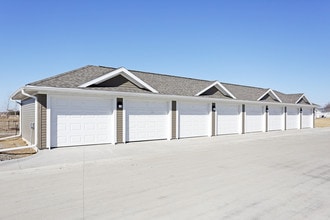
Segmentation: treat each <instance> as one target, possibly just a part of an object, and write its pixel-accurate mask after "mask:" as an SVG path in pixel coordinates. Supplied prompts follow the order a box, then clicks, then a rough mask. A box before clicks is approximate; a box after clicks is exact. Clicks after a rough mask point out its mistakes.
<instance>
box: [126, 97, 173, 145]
mask: <svg viewBox="0 0 330 220" xmlns="http://www.w3.org/2000/svg"><path fill="white" fill-rule="evenodd" d="M124 104H125V111H126V140H127V141H142V140H157V139H166V138H167V136H168V131H169V120H168V111H169V110H168V109H169V107H168V103H167V102H156V101H131V100H127V101H126V102H125V103H124Z"/></svg>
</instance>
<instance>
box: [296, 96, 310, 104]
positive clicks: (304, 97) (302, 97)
mask: <svg viewBox="0 0 330 220" xmlns="http://www.w3.org/2000/svg"><path fill="white" fill-rule="evenodd" d="M301 99H305V100H306V101H307V102H308V103H309V104H310V105H312V103H311V102H310V101H309V100H308V98H307V97H306V96H305V94H302V96H300V98H299V99H298V100H297V101H296V104H298V102H300V100H301Z"/></svg>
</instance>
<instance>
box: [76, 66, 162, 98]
mask: <svg viewBox="0 0 330 220" xmlns="http://www.w3.org/2000/svg"><path fill="white" fill-rule="evenodd" d="M118 75H122V76H123V77H125V78H126V79H128V80H130V81H133V82H134V83H135V84H137V85H138V86H139V87H142V88H145V89H148V90H150V91H151V92H153V93H159V92H158V91H157V90H156V89H154V88H152V87H151V86H150V85H148V84H147V83H145V82H144V81H142V80H141V79H140V78H138V77H137V76H135V75H134V74H133V73H131V72H130V71H128V70H127V69H126V68H124V67H121V68H118V69H116V70H114V71H111V72H109V73H107V74H105V75H103V76H100V77H98V78H96V79H93V80H91V81H89V82H86V83H84V84H82V85H80V86H78V87H80V88H86V87H88V86H90V85H93V84H99V83H102V82H104V81H106V80H108V79H111V78H113V77H115V76H118Z"/></svg>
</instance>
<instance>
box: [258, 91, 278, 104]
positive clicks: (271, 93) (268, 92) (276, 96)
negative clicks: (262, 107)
mask: <svg viewBox="0 0 330 220" xmlns="http://www.w3.org/2000/svg"><path fill="white" fill-rule="evenodd" d="M267 94H269V95H270V96H271V97H272V98H273V99H275V100H277V101H279V102H281V103H282V100H281V99H280V97H278V95H276V93H275V92H274V91H273V90H272V89H268V90H267V91H266V92H265V93H264V94H262V95H261V96H260V97H259V98H258V99H257V101H260V100H261V99H262V98H264V97H265V96H266V95H267Z"/></svg>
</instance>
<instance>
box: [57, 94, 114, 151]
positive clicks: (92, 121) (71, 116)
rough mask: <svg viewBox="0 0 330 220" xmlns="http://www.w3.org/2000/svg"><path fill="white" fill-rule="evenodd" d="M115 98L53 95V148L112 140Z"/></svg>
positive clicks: (109, 141)
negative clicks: (113, 99)
mask: <svg viewBox="0 0 330 220" xmlns="http://www.w3.org/2000/svg"><path fill="white" fill-rule="evenodd" d="M112 103H113V102H112V100H106V99H99V98H85V97H78V96H75V97H73V96H72V97H51V147H62V146H75V145H87V144H102V143H111V142H112V140H113V129H112V125H113V119H112V114H113V110H112V109H113V104H112Z"/></svg>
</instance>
